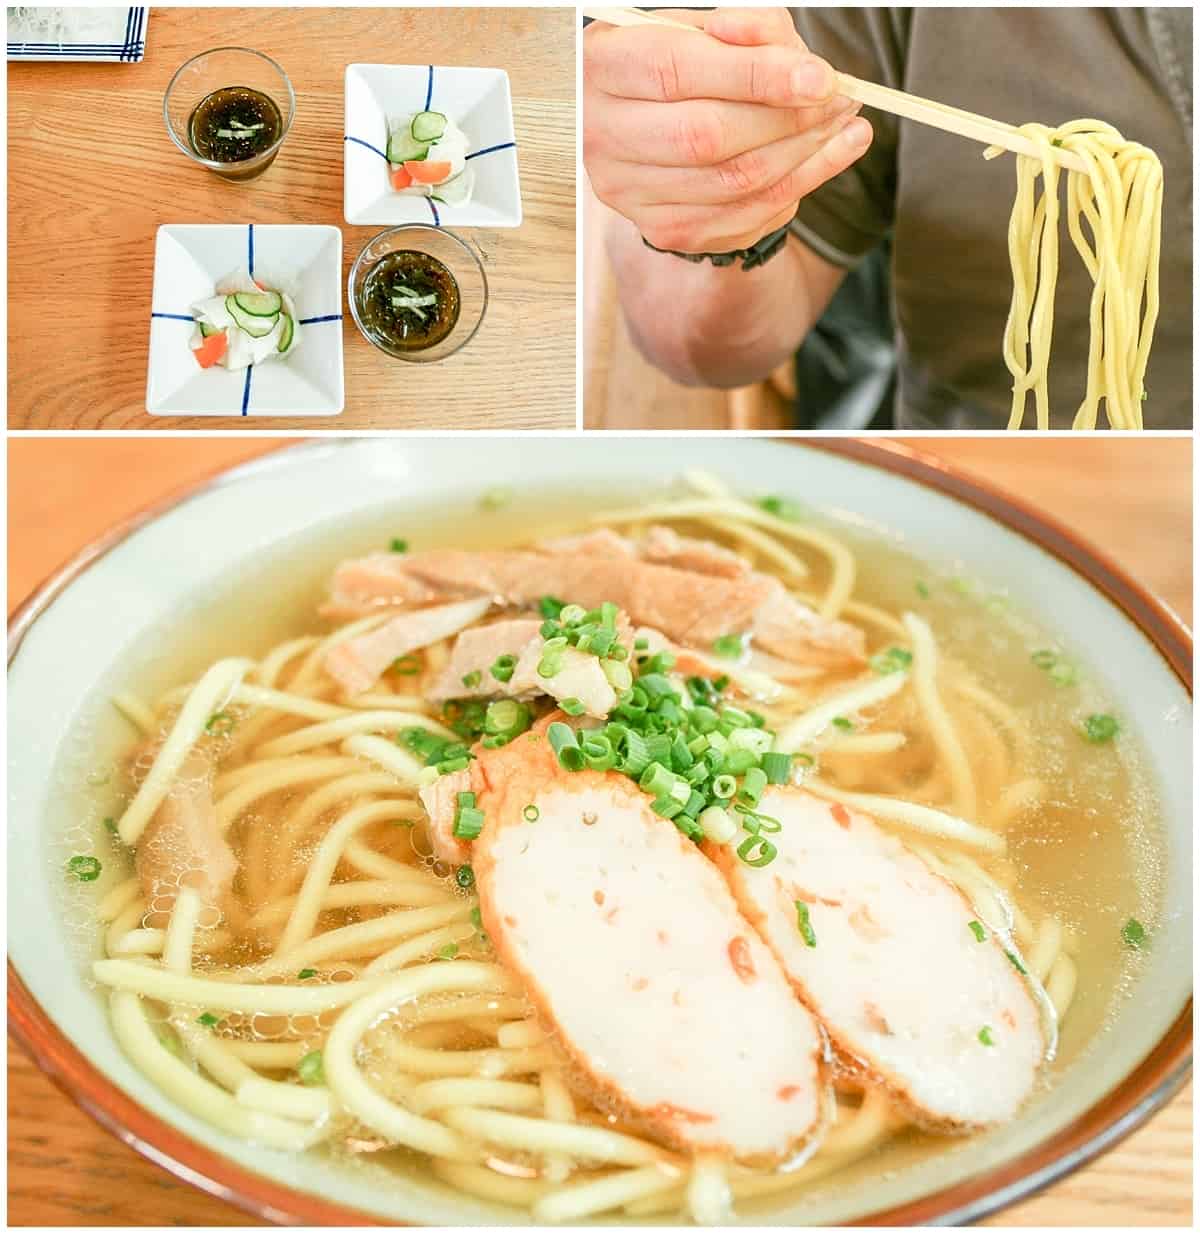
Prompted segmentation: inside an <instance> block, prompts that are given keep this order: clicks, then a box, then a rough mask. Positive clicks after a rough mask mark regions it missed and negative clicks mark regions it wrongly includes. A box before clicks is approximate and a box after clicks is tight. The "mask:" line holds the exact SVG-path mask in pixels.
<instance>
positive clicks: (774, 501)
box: [758, 497, 804, 523]
mask: <svg viewBox="0 0 1200 1234" xmlns="http://www.w3.org/2000/svg"><path fill="white" fill-rule="evenodd" d="M758 504H759V505H760V506H762V508H763V509H764V510H766V512H767V513H768V514H773V515H775V517H776V518H781V519H783V520H784V521H785V522H788V523H802V522H803V521H804V508H803V506H801V505H800V504H799V502H795V501H789V500H788V499H787V498H786V497H761V498H760V499H759V502H758Z"/></svg>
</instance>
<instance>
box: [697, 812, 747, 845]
mask: <svg viewBox="0 0 1200 1234" xmlns="http://www.w3.org/2000/svg"><path fill="white" fill-rule="evenodd" d="M696 821H697V822H698V823H699V824H700V829H701V830H702V831H703V832H704V836H705V838H706V839H708V840H711V841H712V842H713V843H714V844H728V843H729V841H730V840H732V839H733V837H734V836H735V835H737V830H738V828H737V823H735V822H734V821H733V819H732V818H731V817H730V814H729V811H728V810H725V809H722V808H721V807H720V806H708V807H707V809H704V810H701V811H700V814H699V815H698V816H697V818H696Z"/></svg>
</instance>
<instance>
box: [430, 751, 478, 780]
mask: <svg viewBox="0 0 1200 1234" xmlns="http://www.w3.org/2000/svg"><path fill="white" fill-rule="evenodd" d="M470 764H471V757H470V755H468V754H460V755H459V756H458V757H457V758H447V759H443V760H442V761H441V762H440V763H434V765H433V767H434V770H435V771H436V772H437V773H438V775H440V776H446V775H453V774H454V773H455V772H456V771H466V769H467V768H468V767H469V766H470Z"/></svg>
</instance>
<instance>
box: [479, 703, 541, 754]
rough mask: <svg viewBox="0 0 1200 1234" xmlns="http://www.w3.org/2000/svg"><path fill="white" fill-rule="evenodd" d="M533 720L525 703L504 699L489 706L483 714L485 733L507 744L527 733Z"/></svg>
mask: <svg viewBox="0 0 1200 1234" xmlns="http://www.w3.org/2000/svg"><path fill="white" fill-rule="evenodd" d="M532 719H533V716H532V713H531V712H530V710H529V708H528V707H527V706H526V705H525V704H524V703H518V702H517V701H516V700H515V699H511V698H502V699H499V700H498V701H496V702H494V703H489V704H488V708H487V711H485V712H484V714H483V731H484V732H485V733H487V734H488V736H489V737H502V738H504V742H506V743H507V742H509V741H512V739H513V738H514V737H519V736H520V735H521V734H522V733H523V732H525V730H526V729H527V728H528V727H529V725H530V722H531V721H532Z"/></svg>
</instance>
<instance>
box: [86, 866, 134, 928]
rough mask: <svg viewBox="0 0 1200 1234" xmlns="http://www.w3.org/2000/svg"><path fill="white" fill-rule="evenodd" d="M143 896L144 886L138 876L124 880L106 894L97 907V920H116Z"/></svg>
mask: <svg viewBox="0 0 1200 1234" xmlns="http://www.w3.org/2000/svg"><path fill="white" fill-rule="evenodd" d="M141 894H142V884H141V881H140V880H139V879H138V878H137V876H136V875H134V876H132V877H130V878H126V879H122V881H121V882H119V883H116V884H115V885H114V886H113V887H111V888H110V889H109V890H108V891H106V892H105V893H104V898H103V899H102V900H101V901H100V903H99V904H97V905H96V920H97V921H103V922H109V921H113V920H115V919H116V917H117V916H119V915H120V914H121V913H122V912H124V911H125V909H127V908H128V907H129V906H130V905H131V904H132V903H133V902H134V900H136V899H137V898H138V897H139V896H140V895H141Z"/></svg>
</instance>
